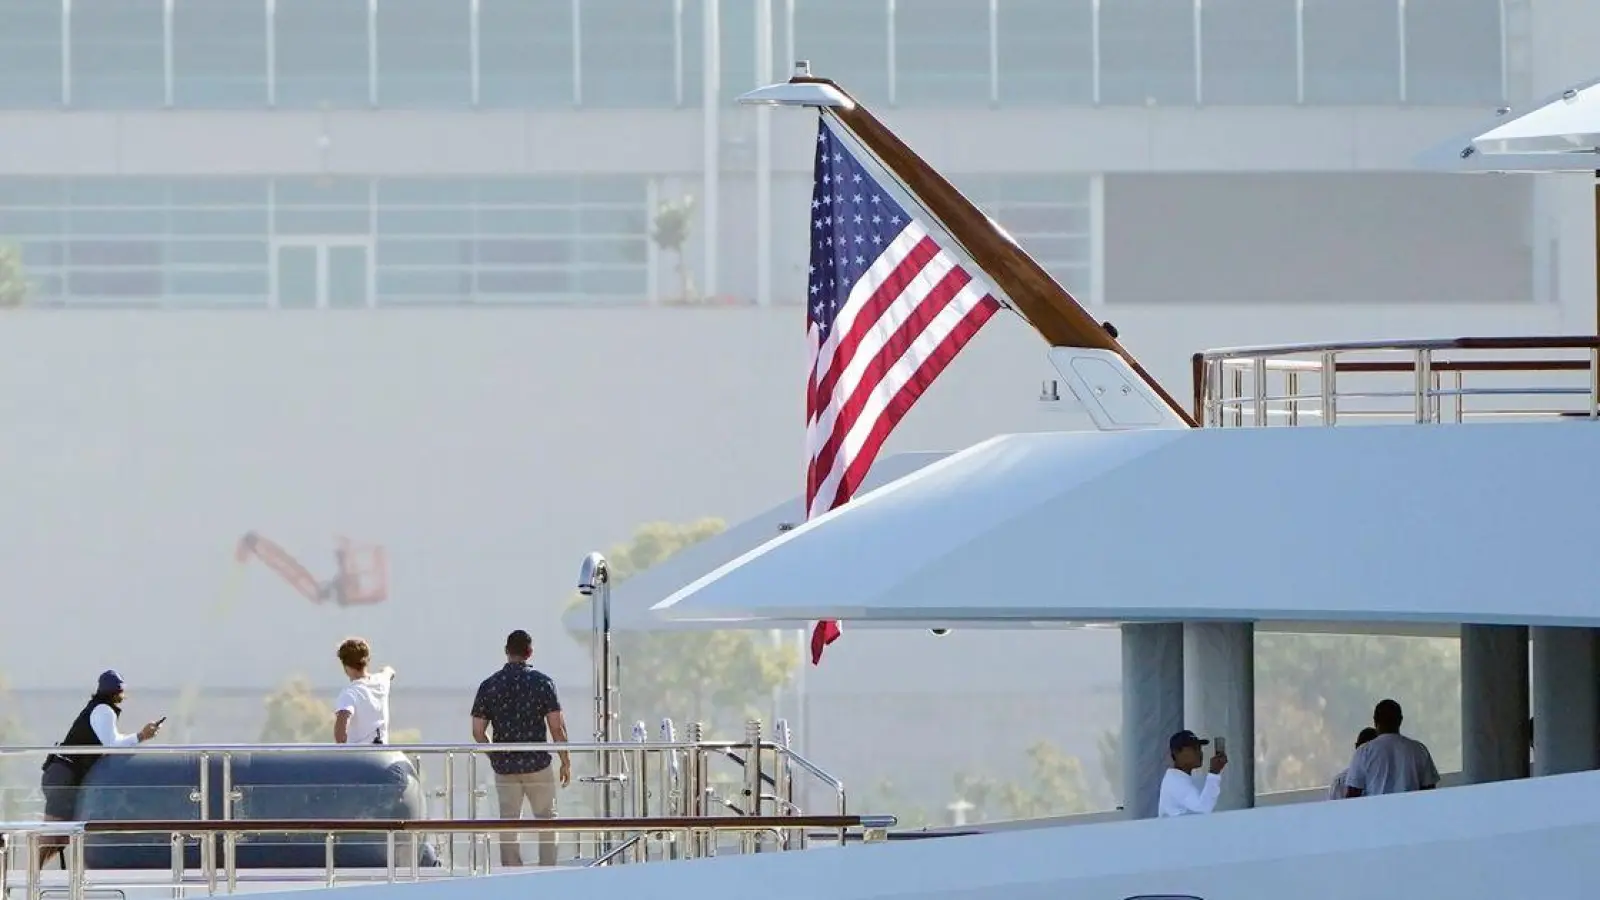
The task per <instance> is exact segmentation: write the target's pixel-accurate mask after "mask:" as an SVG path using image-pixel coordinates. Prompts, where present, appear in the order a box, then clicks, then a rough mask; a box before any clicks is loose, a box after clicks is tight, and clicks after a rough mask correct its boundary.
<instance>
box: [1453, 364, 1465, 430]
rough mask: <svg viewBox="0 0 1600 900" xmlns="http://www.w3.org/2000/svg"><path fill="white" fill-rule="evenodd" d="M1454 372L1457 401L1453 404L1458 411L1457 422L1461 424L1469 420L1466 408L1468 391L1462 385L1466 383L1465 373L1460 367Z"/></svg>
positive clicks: (1456, 411)
mask: <svg viewBox="0 0 1600 900" xmlns="http://www.w3.org/2000/svg"><path fill="white" fill-rule="evenodd" d="M1454 374H1455V376H1456V377H1455V392H1456V402H1455V403H1454V404H1452V406H1453V407H1454V409H1455V413H1456V424H1457V425H1460V424H1461V423H1463V422H1465V421H1466V420H1467V408H1466V399H1467V392H1466V390H1465V389H1464V388H1463V387H1462V385H1463V384H1464V383H1465V380H1466V379H1465V377H1464V375H1463V373H1462V371H1461V370H1460V369H1457V370H1455V373H1454Z"/></svg>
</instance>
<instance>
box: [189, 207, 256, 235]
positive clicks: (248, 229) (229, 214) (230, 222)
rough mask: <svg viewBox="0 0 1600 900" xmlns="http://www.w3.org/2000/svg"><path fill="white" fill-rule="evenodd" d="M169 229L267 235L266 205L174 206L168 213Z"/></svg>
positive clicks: (203, 233)
mask: <svg viewBox="0 0 1600 900" xmlns="http://www.w3.org/2000/svg"><path fill="white" fill-rule="evenodd" d="M167 222H168V228H169V229H170V230H171V233H172V234H197V235H214V236H217V237H222V236H227V235H252V234H266V233H267V231H268V224H267V208H266V207H265V206H262V207H258V208H256V209H183V208H176V209H173V210H172V211H171V213H170V214H169V215H168V219H167Z"/></svg>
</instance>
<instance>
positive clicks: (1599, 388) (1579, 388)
mask: <svg viewBox="0 0 1600 900" xmlns="http://www.w3.org/2000/svg"><path fill="white" fill-rule="evenodd" d="M1193 368H1194V404H1195V409H1194V414H1195V418H1196V420H1197V421H1200V422H1202V423H1203V424H1204V425H1206V426H1208V427H1241V426H1245V425H1254V426H1262V425H1302V424H1318V425H1334V424H1336V423H1339V422H1350V421H1364V422H1413V423H1417V424H1434V423H1444V422H1449V423H1462V422H1468V421H1483V420H1504V419H1513V418H1527V417H1545V418H1589V419H1595V418H1600V337H1596V336H1593V335H1580V336H1555V337H1487V338H1451V339H1440V340H1407V341H1352V342H1344V343H1332V344H1281V345H1275V346H1261V347H1233V348H1227V349H1221V350H1208V351H1205V352H1203V353H1197V354H1195V355H1194V359H1193Z"/></svg>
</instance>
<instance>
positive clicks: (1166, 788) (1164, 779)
mask: <svg viewBox="0 0 1600 900" xmlns="http://www.w3.org/2000/svg"><path fill="white" fill-rule="evenodd" d="M1220 796H1222V776H1221V775H1214V774H1212V773H1210V772H1207V773H1206V780H1205V787H1196V786H1195V783H1194V776H1192V775H1190V774H1189V773H1187V772H1184V771H1181V770H1179V769H1168V770H1167V774H1165V775H1163V776H1161V801H1160V803H1159V804H1158V805H1157V806H1156V815H1159V816H1193V815H1200V814H1202V813H1208V812H1211V811H1212V810H1214V809H1216V808H1217V798H1218V797H1220Z"/></svg>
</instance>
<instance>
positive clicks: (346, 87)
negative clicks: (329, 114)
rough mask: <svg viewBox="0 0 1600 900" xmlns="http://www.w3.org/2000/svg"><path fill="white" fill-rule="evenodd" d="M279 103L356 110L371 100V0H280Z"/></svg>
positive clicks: (277, 31) (277, 46) (277, 27)
mask: <svg viewBox="0 0 1600 900" xmlns="http://www.w3.org/2000/svg"><path fill="white" fill-rule="evenodd" d="M274 31H275V35H276V42H275V44H274V47H273V49H274V52H275V54H276V58H277V64H278V72H277V102H278V105H279V106H286V107H294V108H317V107H322V106H328V107H334V108H341V109H351V108H355V107H363V106H367V105H368V104H369V103H370V102H371V95H370V94H369V92H368V87H369V85H368V81H367V2H366V0H277V18H276V24H275V29H274Z"/></svg>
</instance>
